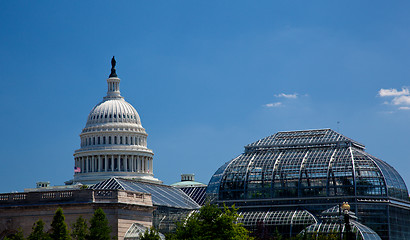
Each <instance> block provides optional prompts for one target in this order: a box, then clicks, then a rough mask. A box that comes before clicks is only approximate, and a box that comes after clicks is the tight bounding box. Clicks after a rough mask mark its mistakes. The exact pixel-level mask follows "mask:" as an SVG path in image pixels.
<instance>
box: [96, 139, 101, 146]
mask: <svg viewBox="0 0 410 240" xmlns="http://www.w3.org/2000/svg"><path fill="white" fill-rule="evenodd" d="M97 141H98V145H100V144H101V143H100V137H98V140H97Z"/></svg>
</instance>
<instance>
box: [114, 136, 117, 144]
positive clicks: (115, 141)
mask: <svg viewBox="0 0 410 240" xmlns="http://www.w3.org/2000/svg"><path fill="white" fill-rule="evenodd" d="M114 144H117V136H114Z"/></svg>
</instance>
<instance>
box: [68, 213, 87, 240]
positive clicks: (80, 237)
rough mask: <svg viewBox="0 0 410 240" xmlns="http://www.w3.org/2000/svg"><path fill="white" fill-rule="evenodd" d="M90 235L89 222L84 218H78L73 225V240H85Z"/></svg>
mask: <svg viewBox="0 0 410 240" xmlns="http://www.w3.org/2000/svg"><path fill="white" fill-rule="evenodd" d="M87 235H88V226H87V220H85V219H84V218H83V217H82V216H80V217H78V218H77V220H76V222H75V223H73V225H72V230H71V237H72V239H73V240H85V239H87Z"/></svg>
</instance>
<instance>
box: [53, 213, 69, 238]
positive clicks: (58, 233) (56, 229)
mask: <svg viewBox="0 0 410 240" xmlns="http://www.w3.org/2000/svg"><path fill="white" fill-rule="evenodd" d="M50 237H51V239H53V240H70V239H71V237H70V234H69V232H68V228H67V224H66V223H65V216H64V213H63V209H61V208H58V209H57V211H56V212H55V214H54V217H53V221H52V222H51V234H50Z"/></svg>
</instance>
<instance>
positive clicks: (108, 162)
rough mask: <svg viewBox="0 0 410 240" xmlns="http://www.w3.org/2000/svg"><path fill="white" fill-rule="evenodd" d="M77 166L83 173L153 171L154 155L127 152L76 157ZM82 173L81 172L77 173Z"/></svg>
mask: <svg viewBox="0 0 410 240" xmlns="http://www.w3.org/2000/svg"><path fill="white" fill-rule="evenodd" d="M74 160H75V166H76V167H77V168H80V169H82V173H92V172H134V173H152V157H151V156H141V155H126V154H97V155H87V156H81V157H76V158H75V159H74ZM75 174H80V173H75Z"/></svg>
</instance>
